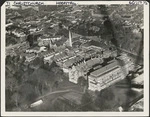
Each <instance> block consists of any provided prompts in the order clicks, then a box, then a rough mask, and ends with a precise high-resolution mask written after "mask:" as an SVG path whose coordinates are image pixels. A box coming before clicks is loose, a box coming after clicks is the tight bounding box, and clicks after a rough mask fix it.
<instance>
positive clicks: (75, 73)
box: [68, 58, 101, 84]
mask: <svg viewBox="0 0 150 117" xmlns="http://www.w3.org/2000/svg"><path fill="white" fill-rule="evenodd" d="M100 62H101V59H100V58H91V59H90V60H87V61H85V60H83V61H80V62H76V64H74V65H72V66H71V67H70V68H69V70H68V71H69V81H70V82H73V83H75V84H77V83H78V78H79V77H81V76H83V77H85V79H87V73H88V72H89V70H90V69H91V68H93V66H94V65H95V64H99V63H100Z"/></svg>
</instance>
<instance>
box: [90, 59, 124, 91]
mask: <svg viewBox="0 0 150 117" xmlns="http://www.w3.org/2000/svg"><path fill="white" fill-rule="evenodd" d="M123 78H125V75H124V74H123V72H122V69H121V67H120V66H119V65H118V62H117V61H115V62H113V63H110V64H108V65H106V66H104V67H101V68H99V69H98V70H96V71H93V72H92V73H90V75H89V76H88V84H89V87H88V89H89V90H92V91H96V90H98V91H100V90H102V89H104V88H106V87H108V86H110V85H111V84H113V83H115V82H116V81H118V80H121V79H123Z"/></svg>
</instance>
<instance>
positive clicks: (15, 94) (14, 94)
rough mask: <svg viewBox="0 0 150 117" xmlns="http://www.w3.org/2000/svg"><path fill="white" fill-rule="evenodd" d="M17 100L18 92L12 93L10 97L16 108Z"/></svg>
mask: <svg viewBox="0 0 150 117" xmlns="http://www.w3.org/2000/svg"><path fill="white" fill-rule="evenodd" d="M19 99H20V94H19V93H18V92H15V93H13V95H12V96H11V100H12V101H13V102H15V105H16V107H17V108H18V105H19Z"/></svg>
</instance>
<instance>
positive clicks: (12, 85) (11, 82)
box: [6, 77, 18, 92]
mask: <svg viewBox="0 0 150 117" xmlns="http://www.w3.org/2000/svg"><path fill="white" fill-rule="evenodd" d="M17 88H18V82H17V80H16V79H15V78H14V77H11V78H6V89H8V90H10V91H11V92H13V91H15V90H16V89H17Z"/></svg>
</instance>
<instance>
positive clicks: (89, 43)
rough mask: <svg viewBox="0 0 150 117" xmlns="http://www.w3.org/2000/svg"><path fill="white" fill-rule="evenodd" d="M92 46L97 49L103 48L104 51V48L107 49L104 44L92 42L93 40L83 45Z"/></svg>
mask: <svg viewBox="0 0 150 117" xmlns="http://www.w3.org/2000/svg"><path fill="white" fill-rule="evenodd" d="M92 45H93V46H97V47H102V48H104V49H105V48H108V47H107V45H106V44H104V43H102V42H98V41H94V40H91V41H89V42H87V43H85V44H83V46H86V47H88V46H92Z"/></svg>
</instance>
